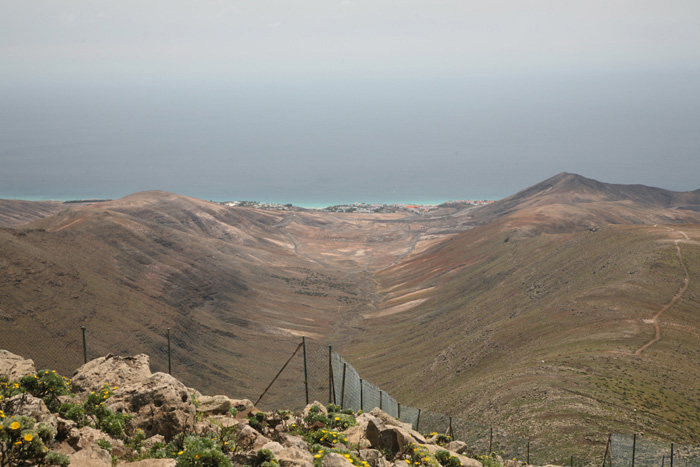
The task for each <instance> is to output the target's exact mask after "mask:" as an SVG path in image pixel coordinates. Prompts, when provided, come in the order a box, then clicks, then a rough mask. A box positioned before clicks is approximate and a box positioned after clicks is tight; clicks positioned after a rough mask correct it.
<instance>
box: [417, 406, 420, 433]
mask: <svg viewBox="0 0 700 467" xmlns="http://www.w3.org/2000/svg"><path fill="white" fill-rule="evenodd" d="M420 413H421V409H418V419H417V420H416V431H418V427H419V426H420Z"/></svg>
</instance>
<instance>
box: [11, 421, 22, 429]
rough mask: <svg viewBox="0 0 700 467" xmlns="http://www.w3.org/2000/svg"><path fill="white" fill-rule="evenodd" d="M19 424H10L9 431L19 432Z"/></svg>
mask: <svg viewBox="0 0 700 467" xmlns="http://www.w3.org/2000/svg"><path fill="white" fill-rule="evenodd" d="M19 427H20V425H19V422H12V423H10V430H19Z"/></svg>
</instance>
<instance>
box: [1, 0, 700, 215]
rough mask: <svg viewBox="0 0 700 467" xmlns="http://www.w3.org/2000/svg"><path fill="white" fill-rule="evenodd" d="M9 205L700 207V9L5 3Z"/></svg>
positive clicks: (666, 3) (502, 1)
mask: <svg viewBox="0 0 700 467" xmlns="http://www.w3.org/2000/svg"><path fill="white" fill-rule="evenodd" d="M0 10H1V11H2V14H1V15H0V198H21V199H76V198H93V197H95V198H119V197H121V196H125V195H128V194H130V193H134V192H137V191H143V190H154V189H160V190H167V191H172V192H176V193H180V194H184V195H190V196H196V197H200V198H203V199H215V200H235V199H247V200H260V201H276V202H293V203H295V204H299V205H305V204H306V205H311V204H324V203H328V204H332V203H340V202H353V201H367V202H376V201H380V202H401V201H403V202H423V201H425V202H427V201H443V200H448V199H474V198H477V199H498V198H502V197H505V196H508V195H510V194H513V193H515V192H517V191H519V190H521V189H523V188H526V187H528V186H530V185H533V184H535V183H537V182H540V181H542V180H544V179H546V178H549V177H551V176H553V175H555V174H557V173H560V172H563V171H566V172H571V173H578V174H580V175H583V176H586V177H589V178H594V179H597V180H601V181H604V182H609V183H624V184H636V183H641V184H645V185H651V186H657V187H662V188H667V189H671V190H675V191H687V190H696V189H699V188H700V177H698V174H700V86H699V85H698V83H700V2H698V1H697V0H655V1H649V0H605V1H602V0H590V1H587V2H563V1H561V0H459V1H456V0H454V1H453V0H367V1H360V0H250V1H241V0H216V1H215V0H197V1H194V0H191V1H185V0H147V1H143V0H138V1H136V0H110V1H105V0H61V1H55V0H29V1H27V0H0Z"/></svg>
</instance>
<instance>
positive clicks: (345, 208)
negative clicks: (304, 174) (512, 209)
mask: <svg viewBox="0 0 700 467" xmlns="http://www.w3.org/2000/svg"><path fill="white" fill-rule="evenodd" d="M493 202H494V201H493V200H484V199H482V200H470V199H467V200H459V201H445V202H444V203H441V204H424V205H423V204H400V203H394V204H383V203H364V202H355V203H351V204H336V205H332V206H328V207H325V208H321V209H318V210H319V211H323V212H347V213H353V212H354V213H394V212H412V213H414V214H425V213H428V212H431V211H434V210H436V209H438V208H445V207H466V206H483V205H486V204H491V203H493ZM221 204H224V205H226V206H231V207H248V208H256V209H265V210H268V211H290V210H298V209H307V208H301V207H298V206H294V205H293V204H278V203H265V202H260V201H224V202H221Z"/></svg>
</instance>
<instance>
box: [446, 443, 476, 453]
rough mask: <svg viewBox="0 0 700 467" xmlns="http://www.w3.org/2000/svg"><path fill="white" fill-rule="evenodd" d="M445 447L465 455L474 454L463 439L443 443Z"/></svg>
mask: <svg viewBox="0 0 700 467" xmlns="http://www.w3.org/2000/svg"><path fill="white" fill-rule="evenodd" d="M445 449H447V450H448V451H452V452H456V453H457V454H462V455H465V456H467V457H469V456H472V455H474V452H473V450H472V449H471V448H470V447H469V445H468V444H467V443H465V442H464V441H452V442H450V443H448V444H447V445H445Z"/></svg>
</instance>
